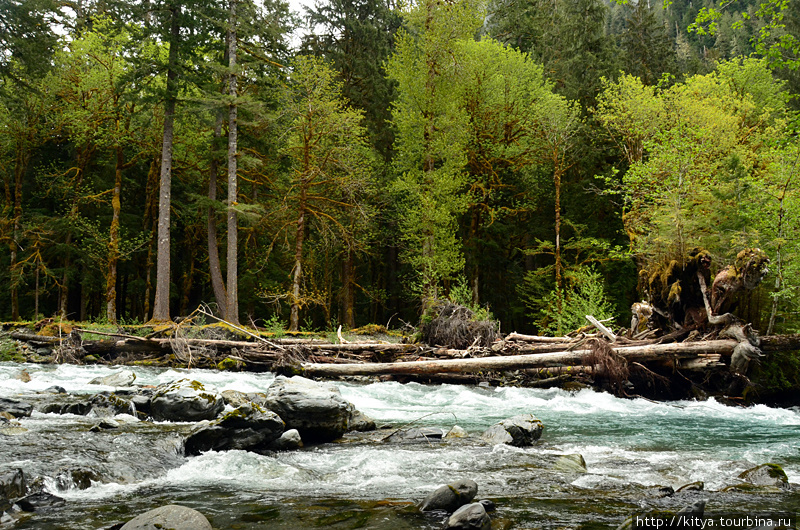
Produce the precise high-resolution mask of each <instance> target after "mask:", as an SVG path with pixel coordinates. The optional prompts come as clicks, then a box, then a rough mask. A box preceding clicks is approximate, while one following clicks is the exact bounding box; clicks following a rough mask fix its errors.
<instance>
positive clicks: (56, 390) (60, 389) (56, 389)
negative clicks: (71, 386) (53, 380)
mask: <svg viewBox="0 0 800 530" xmlns="http://www.w3.org/2000/svg"><path fill="white" fill-rule="evenodd" d="M44 391H45V392H49V393H51V394H66V393H67V389H66V388H64V387H63V386H58V385H53V386H49V387H47V388H45V389H44Z"/></svg>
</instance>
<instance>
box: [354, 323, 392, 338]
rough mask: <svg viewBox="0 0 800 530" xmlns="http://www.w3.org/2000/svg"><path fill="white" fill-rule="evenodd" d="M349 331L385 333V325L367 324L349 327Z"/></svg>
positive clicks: (364, 333)
mask: <svg viewBox="0 0 800 530" xmlns="http://www.w3.org/2000/svg"><path fill="white" fill-rule="evenodd" d="M350 333H352V334H353V335H378V334H386V326H382V325H380V324H367V325H366V326H361V327H360V328H355V329H351V330H350Z"/></svg>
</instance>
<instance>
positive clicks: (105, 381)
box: [89, 370, 136, 386]
mask: <svg viewBox="0 0 800 530" xmlns="http://www.w3.org/2000/svg"><path fill="white" fill-rule="evenodd" d="M134 381H136V374H135V373H133V372H132V371H130V370H121V371H119V372H116V373H114V374H110V375H107V376H105V377H95V378H94V379H92V380H91V381H89V384H90V385H106V386H131V385H133V382H134Z"/></svg>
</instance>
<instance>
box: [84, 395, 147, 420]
mask: <svg viewBox="0 0 800 530" xmlns="http://www.w3.org/2000/svg"><path fill="white" fill-rule="evenodd" d="M89 404H90V405H91V407H92V409H91V411H90V414H91V415H92V416H97V417H100V418H102V417H107V416H116V415H117V414H130V415H134V414H136V407H134V406H133V403H131V401H130V400H129V399H125V398H121V397H119V396H117V395H116V394H111V395H105V394H96V395H94V396H92V398H91V399H90V400H89Z"/></svg>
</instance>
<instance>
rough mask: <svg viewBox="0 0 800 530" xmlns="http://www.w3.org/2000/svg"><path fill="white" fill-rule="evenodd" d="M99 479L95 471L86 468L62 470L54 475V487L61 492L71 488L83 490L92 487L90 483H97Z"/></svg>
mask: <svg viewBox="0 0 800 530" xmlns="http://www.w3.org/2000/svg"><path fill="white" fill-rule="evenodd" d="M100 478H101V477H100V475H99V474H98V473H97V472H96V471H94V470H93V469H90V468H86V467H76V468H70V469H62V470H61V471H59V472H58V475H56V485H57V487H58V489H59V490H61V491H64V490H69V489H72V488H76V489H79V490H85V489H88V488H90V487H91V486H92V482H99V481H100Z"/></svg>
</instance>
